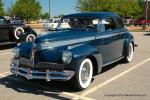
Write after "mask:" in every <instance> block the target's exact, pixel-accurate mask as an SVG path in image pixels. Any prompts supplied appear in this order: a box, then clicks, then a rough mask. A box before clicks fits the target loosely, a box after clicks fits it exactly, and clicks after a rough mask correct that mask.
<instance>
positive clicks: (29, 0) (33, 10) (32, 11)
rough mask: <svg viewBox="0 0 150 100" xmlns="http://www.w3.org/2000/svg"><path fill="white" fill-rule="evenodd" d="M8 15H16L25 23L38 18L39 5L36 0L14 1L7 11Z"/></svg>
mask: <svg viewBox="0 0 150 100" xmlns="http://www.w3.org/2000/svg"><path fill="white" fill-rule="evenodd" d="M8 12H9V14H10V15H17V16H19V17H21V18H23V19H26V20H27V22H28V21H29V20H32V19H37V18H39V17H40V12H41V5H40V3H39V1H38V0H16V3H15V4H13V5H11V7H10V8H9V9H8Z"/></svg>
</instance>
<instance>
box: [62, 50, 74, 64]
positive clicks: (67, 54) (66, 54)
mask: <svg viewBox="0 0 150 100" xmlns="http://www.w3.org/2000/svg"><path fill="white" fill-rule="evenodd" d="M62 60H63V62H64V63H65V64H68V63H70V62H71V60H72V53H71V52H70V51H63V54H62Z"/></svg>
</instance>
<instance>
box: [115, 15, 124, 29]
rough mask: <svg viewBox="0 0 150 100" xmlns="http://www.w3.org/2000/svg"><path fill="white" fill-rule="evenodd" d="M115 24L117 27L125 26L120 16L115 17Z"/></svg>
mask: <svg viewBox="0 0 150 100" xmlns="http://www.w3.org/2000/svg"><path fill="white" fill-rule="evenodd" d="M115 24H116V25H115V26H116V29H121V28H123V27H124V25H123V21H122V19H121V18H120V17H116V18H115Z"/></svg>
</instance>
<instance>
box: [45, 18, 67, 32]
mask: <svg viewBox="0 0 150 100" xmlns="http://www.w3.org/2000/svg"><path fill="white" fill-rule="evenodd" d="M59 22H60V18H52V19H49V21H47V22H46V23H44V24H43V28H44V29H46V30H49V31H55V30H56V28H57V26H58V23H59ZM66 23H67V21H64V22H63V25H64V26H65V24H66Z"/></svg>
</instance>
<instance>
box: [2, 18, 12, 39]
mask: <svg viewBox="0 0 150 100" xmlns="http://www.w3.org/2000/svg"><path fill="white" fill-rule="evenodd" d="M9 28H10V27H9V25H8V24H7V22H6V20H5V19H4V18H3V17H0V42H6V41H9V31H10V29H9Z"/></svg>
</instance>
